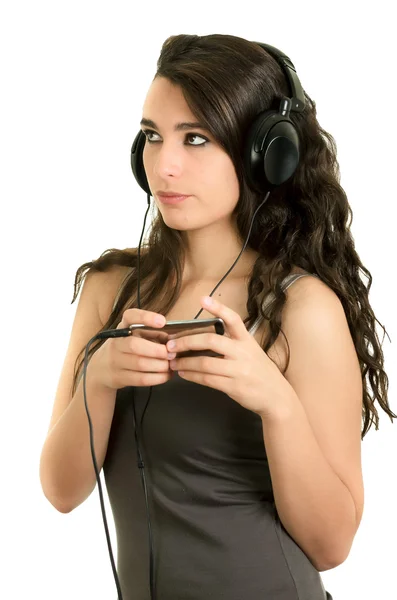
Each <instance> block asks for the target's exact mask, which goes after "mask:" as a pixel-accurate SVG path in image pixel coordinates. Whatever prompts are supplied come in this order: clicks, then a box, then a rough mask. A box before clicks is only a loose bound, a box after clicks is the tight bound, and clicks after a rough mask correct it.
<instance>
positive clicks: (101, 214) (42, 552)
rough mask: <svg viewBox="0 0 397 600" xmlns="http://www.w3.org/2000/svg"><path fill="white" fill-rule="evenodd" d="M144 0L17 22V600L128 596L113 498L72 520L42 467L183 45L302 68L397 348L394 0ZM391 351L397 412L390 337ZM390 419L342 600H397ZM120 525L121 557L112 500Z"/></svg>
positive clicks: (63, 6) (5, 73) (0, 44)
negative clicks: (63, 388) (80, 320)
mask: <svg viewBox="0 0 397 600" xmlns="http://www.w3.org/2000/svg"><path fill="white" fill-rule="evenodd" d="M133 4H135V3H133V2H132V1H130V2H123V1H117V0H113V2H103V1H101V0H96V1H95V2H94V1H92V0H89V1H87V0H79V1H78V2H77V1H76V0H69V1H68V2H54V1H51V2H50V1H47V2H45V1H43V0H36V1H35V2H27V1H25V2H21V1H18V0H14V1H13V2H11V1H9V2H8V3H6V2H5V3H3V4H2V8H1V13H0V52H1V58H2V60H1V88H2V91H1V98H0V102H1V110H0V119H1V129H0V132H1V133H0V138H1V139H0V144H1V147H0V152H1V156H0V159H1V160H0V164H1V177H0V186H1V190H0V192H1V213H2V218H1V232H2V236H1V258H2V293H1V303H2V316H3V324H2V325H3V326H2V336H1V340H2V348H3V351H2V362H1V365H2V378H1V382H2V398H1V400H2V404H1V406H2V419H1V431H2V433H1V436H0V443H1V449H0V450H1V462H2V486H1V494H0V498H1V513H0V514H1V540H2V553H3V559H2V576H1V578H0V597H2V598H5V597H7V598H11V597H12V598H14V599H18V600H19V599H26V598H40V600H55V599H56V600H66V599H67V600H70V598H73V599H74V600H83V599H84V600H86V599H91V598H95V599H106V600H108V599H111V598H116V586H115V583H114V579H113V574H112V571H111V565H110V559H109V555H108V550H107V545H106V539H105V532H104V527H103V522H102V516H101V511H100V504H99V495H98V488H96V489H95V491H94V492H93V494H92V495H91V496H90V497H89V498H88V500H87V501H86V502H85V503H84V504H83V505H81V506H80V507H78V508H77V509H76V510H75V511H73V512H72V513H69V514H61V513H58V512H57V511H56V510H55V509H54V508H53V507H52V506H51V505H50V504H49V503H48V501H47V500H46V499H45V497H44V495H43V493H42V490H41V486H40V481H39V471H38V468H39V458H40V452H41V448H42V445H43V443H44V439H45V435H46V432H47V427H48V424H49V419H50V414H51V410H52V403H53V399H54V394H55V390H56V386H57V383H58V377H59V374H60V370H61V366H62V363H63V359H64V354H65V352H66V348H67V344H68V340H69V334H70V328H71V325H72V321H73V318H74V313H75V309H76V306H77V301H76V302H75V303H74V304H73V305H71V304H70V303H71V299H72V296H73V283H74V275H75V272H76V270H77V268H78V267H79V266H80V265H81V264H82V263H84V262H86V261H89V260H92V259H94V258H97V257H98V256H99V255H100V254H101V253H102V252H103V251H104V250H105V249H107V248H113V247H117V248H126V247H132V246H138V243H139V236H140V233H141V228H142V224H143V217H144V212H145V209H146V195H145V194H144V193H143V192H142V190H140V188H139V187H138V185H137V183H136V182H135V180H134V178H133V176H132V173H131V171H130V166H129V152H130V146H131V143H132V140H133V138H134V137H135V135H136V133H137V131H138V128H139V120H140V118H141V110H142V104H143V101H144V98H145V95H146V92H147V89H148V87H149V85H150V82H151V79H152V77H153V75H154V73H155V69H156V60H157V57H158V55H159V52H160V48H161V44H162V43H163V41H164V40H165V38H167V37H168V36H169V35H171V34H177V33H195V34H200V35H205V34H209V33H229V34H233V35H239V36H242V37H246V38H248V39H251V40H258V41H262V42H266V43H268V44H271V45H273V46H276V47H277V48H279V49H281V50H282V51H283V52H285V53H286V54H287V55H288V56H290V58H291V60H292V61H293V63H294V64H295V67H296V68H297V72H298V75H299V77H300V79H301V82H302V85H303V87H304V88H305V90H306V91H307V92H308V94H309V95H310V96H311V97H312V98H313V99H314V100H315V101H316V103H317V109H318V118H319V121H320V124H321V125H322V126H323V127H324V128H325V129H326V130H327V131H329V132H330V133H331V134H332V135H333V136H334V137H335V140H336V142H337V146H338V160H339V163H340V166H341V174H342V177H341V183H342V185H343V187H344V189H345V190H346V193H347V195H348V198H349V201H350V204H351V207H352V209H353V215H354V219H353V225H352V230H353V235H354V237H355V242H356V249H357V251H358V253H359V255H360V258H361V260H362V262H363V263H364V265H365V266H366V267H367V268H368V269H369V270H370V272H371V273H372V275H373V286H372V289H371V293H370V301H371V304H372V307H373V309H374V311H375V315H376V316H377V318H378V319H379V321H380V322H381V323H382V324H383V325H385V326H386V329H387V331H388V333H389V335H390V337H391V340H392V342H393V341H394V339H395V335H396V317H395V308H394V307H395V299H394V298H395V297H394V295H393V293H392V290H393V289H395V282H394V278H395V269H394V267H395V258H396V251H395V228H394V221H393V216H394V214H395V202H396V192H395V177H394V175H395V159H396V146H395V139H396V134H397V131H396V119H395V116H394V113H395V87H394V91H393V86H395V79H394V70H395V64H396V45H395V41H393V40H395V36H394V32H393V30H392V23H393V19H392V16H391V9H392V2H390V1H378V2H376V3H373V4H372V3H369V2H363V3H361V4H360V5H359V6H357V5H356V2H348V1H345V2H340V3H337V2H336V3H335V2H333V3H332V4H331V5H330V4H328V3H321V5H320V3H314V2H313V3H309V2H304V1H303V2H299V3H295V2H294V3H293V2H285V1H284V2H282V3H281V4H280V3H275V2H272V3H271V4H270V3H266V2H257V3H254V2H250V1H246V2H244V3H243V7H241V6H239V5H238V3H236V4H235V6H234V8H233V7H232V6H231V5H230V4H229V3H228V2H225V3H224V4H223V5H222V3H216V2H214V1H211V2H205V1H200V2H198V3H191V2H181V3H177V2H172V1H171V2H170V1H168V2H166V3H163V2H162V3H159V5H158V6H156V5H155V4H153V3H149V2H147V3H139V6H138V7H137V8H133ZM392 257H393V258H394V260H392ZM392 307H393V308H392ZM378 332H379V335H380V336H381V337H382V331H381V329H380V328H379V329H378ZM383 350H384V353H385V359H386V371H387V372H388V374H389V377H390V389H389V394H390V397H389V401H390V404H391V407H392V409H393V410H394V412H396V409H397V401H396V376H395V370H393V366H395V364H396V352H395V349H394V346H393V345H391V344H390V342H389V341H388V339H387V337H386V338H385V341H384V344H383ZM379 412H380V417H381V421H380V430H379V431H378V432H375V430H374V428H372V429H371V431H370V433H369V434H367V436H366V438H365V439H364V442H363V446H362V449H363V473H364V481H365V509H364V516H363V520H362V523H361V526H360V528H359V531H358V533H357V535H356V538H355V541H354V545H353V548H352V550H351V553H350V556H349V557H348V559H347V561H346V562H345V563H344V564H342V565H341V566H339V567H338V568H336V569H334V570H332V571H327V572H325V573H322V577H323V581H324V584H325V587H326V589H327V590H328V591H330V592H331V593H332V595H333V598H334V600H351V599H352V598H360V599H368V600H369V599H373V598H376V599H377V600H386V599H389V598H392V597H397V591H396V587H397V582H396V577H395V568H396V556H397V542H396V540H397V521H396V516H395V515H396V506H397V492H396V477H397V476H396V467H395V461H396V456H397V441H396V440H397V436H396V433H397V426H396V424H394V426H393V425H392V424H391V423H390V420H389V418H388V417H387V416H386V414H385V413H384V412H383V411H382V410H381V409H380V408H379ZM131 510H133V506H132V507H131ZM106 513H107V517H108V523H109V527H110V530H111V535H112V545H113V552H114V555H115V556H116V543H115V536H114V529H113V520H112V515H111V510H110V507H109V504H108V502H107V496H106ZM159 600H161V598H160V599H159ZM242 600H243V599H242ZM258 600H259V599H258Z"/></svg>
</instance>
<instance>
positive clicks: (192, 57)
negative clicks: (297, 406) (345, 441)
mask: <svg viewBox="0 0 397 600" xmlns="http://www.w3.org/2000/svg"><path fill="white" fill-rule="evenodd" d="M287 54H288V53H287ZM291 58H292V61H293V57H291ZM156 77H165V78H167V79H168V80H169V81H171V82H172V83H174V84H176V85H178V86H180V88H181V90H182V92H183V94H184V97H185V99H186V102H187V104H188V106H189V108H190V109H191V111H192V113H193V114H194V115H195V116H196V117H197V119H198V120H199V121H200V122H202V123H204V126H205V127H206V128H207V129H208V130H209V131H210V132H211V133H212V135H213V137H214V138H215V139H216V141H217V142H218V143H219V144H220V145H221V147H222V148H223V149H224V150H225V152H226V153H227V154H228V155H229V156H230V158H231V160H232V161H233V164H234V166H235V169H236V173H237V177H238V180H239V183H240V197H239V201H238V203H237V205H236V208H235V211H234V213H233V214H234V215H235V217H236V223H237V228H238V232H239V235H240V237H241V239H242V240H243V241H244V240H245V239H246V238H247V235H248V231H249V227H250V224H251V220H252V216H253V213H254V212H255V210H256V208H257V207H258V205H259V203H260V202H261V201H262V200H263V194H262V195H261V194H259V193H257V192H254V191H252V189H250V188H249V187H248V185H247V182H246V178H245V175H244V168H243V159H242V147H243V142H244V135H245V133H246V132H247V129H248V127H249V125H250V123H251V122H252V121H253V120H254V117H255V116H256V115H257V114H258V113H259V112H260V111H263V110H266V109H270V108H274V109H278V107H279V104H280V99H281V97H282V96H289V95H290V90H289V88H288V85H287V81H286V78H285V75H284V73H283V71H282V70H281V68H280V66H279V65H278V63H277V62H276V60H275V59H274V58H272V57H271V56H270V55H269V54H268V53H267V52H266V51H265V50H263V49H262V48H261V47H260V46H259V45H258V44H255V43H253V42H250V41H247V40H245V39H243V38H240V37H236V36H232V35H220V34H214V35H206V36H198V35H175V36H171V37H169V38H168V39H167V40H166V41H165V42H164V44H163V46H162V49H161V54H160V57H159V59H158V62H157V72H156V74H155V77H154V78H156ZM305 101H306V107H305V110H304V111H303V112H302V113H299V114H297V113H291V119H292V121H293V122H294V124H295V126H296V128H297V130H298V132H299V134H300V141H301V148H300V154H301V155H300V163H299V165H298V168H297V170H296V172H295V174H294V175H293V176H292V178H291V179H290V180H289V181H287V182H286V183H285V184H283V185H282V186H280V187H279V188H277V189H275V190H274V191H272V193H271V194H270V196H269V198H268V200H267V202H266V203H265V205H264V207H263V208H262V209H261V210H260V211H259V212H258V214H257V216H256V218H255V220H254V223H253V226H252V231H251V235H250V238H249V242H248V246H249V247H250V248H252V249H253V250H255V251H256V252H258V253H259V255H260V256H259V257H258V259H257V260H256V263H255V265H254V268H253V272H252V276H251V279H250V281H249V286H248V302H247V313H248V317H247V319H245V321H244V323H245V324H246V325H247V326H251V325H252V324H253V323H254V321H255V320H256V318H257V317H258V316H259V314H260V315H261V316H262V317H263V318H264V319H266V320H268V321H269V332H268V335H267V336H266V339H265V340H262V344H261V345H262V347H263V349H264V351H265V352H267V351H268V350H269V348H270V347H271V346H272V344H273V343H274V342H275V340H276V339H277V337H278V335H279V333H280V331H281V332H282V330H281V314H282V310H283V306H284V304H285V301H286V294H285V292H283V291H282V288H281V283H282V281H283V279H284V278H285V277H286V276H287V275H288V274H289V273H290V272H291V270H292V268H293V266H294V265H296V266H298V267H301V268H303V269H304V270H305V271H307V272H309V273H312V274H316V275H317V276H318V277H319V278H320V279H321V280H322V281H323V282H324V283H325V284H326V285H328V286H329V287H330V288H331V289H332V290H333V291H334V292H335V294H337V296H338V297H339V299H340V301H341V303H342V305H343V308H344V311H345V314H346V318H347V321H348V324H349V329H350V333H351V336H352V339H353V342H354V345H355V348H356V352H357V356H358V359H359V362H360V366H361V373H362V379H363V409H362V418H363V429H362V433H361V437H362V439H363V438H364V436H365V434H366V432H367V431H368V430H369V428H370V427H371V425H372V423H374V422H375V428H376V430H378V428H379V416H378V412H377V409H376V407H375V405H374V403H375V401H376V400H377V401H378V403H379V405H380V406H381V408H382V409H383V410H384V411H385V412H386V413H387V414H388V415H389V417H390V420H391V421H392V422H393V418H397V415H395V414H394V413H393V412H392V411H391V410H390V407H389V404H388V400H387V392H388V386H389V381H388V377H387V374H386V372H385V371H384V368H383V367H384V356H383V352H382V348H381V344H380V342H379V338H378V335H377V332H376V323H375V322H377V323H379V321H378V320H377V319H376V317H375V315H374V312H373V310H372V308H371V305H370V303H369V291H370V288H371V285H372V276H371V274H370V272H369V271H368V269H366V268H365V267H364V265H363V264H362V262H361V260H360V257H359V255H358V253H357V252H356V250H355V246H354V241H353V237H352V233H351V231H350V227H351V222H352V211H351V208H350V206H349V202H348V200H347V197H346V194H345V192H344V190H343V188H342V187H341V185H340V183H339V181H340V172H339V165H338V162H337V158H336V144H335V141H334V138H333V137H332V136H331V135H330V134H329V133H327V132H326V131H325V130H324V129H322V128H321V127H320V125H319V123H318V121H317V118H316V104H315V102H314V101H313V100H311V98H310V97H309V96H308V95H307V94H306V92H305ZM349 218H350V222H349ZM137 256H138V251H137V249H134V248H133V249H125V250H118V249H114V248H113V249H109V250H106V251H105V252H103V253H102V254H101V256H100V257H99V258H98V259H96V260H93V261H91V262H87V263H84V264H83V265H81V266H80V267H79V268H78V270H77V272H76V278H75V291H74V296H73V300H72V304H73V302H74V301H75V299H76V297H77V295H78V293H79V289H80V286H81V284H82V281H83V279H84V276H85V274H86V272H87V271H88V270H90V271H107V270H109V269H111V268H112V267H113V266H114V265H123V266H125V267H129V268H130V269H129V271H127V276H126V278H125V279H124V281H123V283H122V284H121V286H120V289H119V293H118V299H117V302H116V304H115V306H114V309H113V311H112V312H111V314H110V316H109V319H108V321H107V322H106V323H105V324H104V326H103V329H102V330H105V329H112V328H115V327H117V325H118V323H119V322H120V321H121V319H122V314H123V312H124V311H125V310H126V309H127V308H134V307H136V306H137ZM183 264H184V244H183V242H182V237H181V232H180V231H178V230H174V229H171V228H169V227H168V226H167V225H166V224H165V223H164V221H163V218H162V216H161V213H160V212H159V211H157V207H156V211H155V213H154V216H153V220H152V223H151V227H150V234H149V236H148V239H147V241H144V242H143V244H142V246H141V261H140V280H141V292H140V295H141V307H142V308H144V309H145V310H151V311H154V312H158V313H161V314H163V315H166V314H167V313H168V312H169V311H170V310H171V308H172V306H173V305H174V304H175V302H176V300H177V298H178V295H179V292H180V288H181V277H182V273H183ZM363 274H364V275H365V276H366V278H367V282H366V283H365V282H364V281H363V279H362V277H361V275H363ZM269 292H273V294H274V295H275V299H274V301H273V302H272V303H271V304H270V305H269V306H268V307H266V308H265V309H264V308H263V307H262V302H263V300H264V297H265V296H266V295H267V294H268V293H269ZM379 324H380V323H379ZM380 325H381V324H380ZM381 327H382V328H383V331H384V332H385V333H386V330H385V328H384V327H383V325H381ZM102 330H101V331H102ZM282 333H283V332H282ZM283 335H284V334H283ZM284 337H285V336H284ZM383 339H384V336H383ZM389 339H390V338H389ZM103 343H104V340H98V341H96V342H95V343H93V344H92V346H91V348H90V351H89V357H91V356H92V354H93V353H94V352H95V351H96V350H97V349H98V348H99V347H100V346H101V345H102V344H103ZM382 343H383V340H382ZM287 345H288V341H287ZM288 351H289V346H288ZM83 353H84V348H83V349H82V351H81V353H80V355H79V356H78V357H77V360H76V365H75V374H74V380H73V392H72V393H73V394H74V392H75V389H76V387H77V380H78V377H79V374H80V372H82V367H83ZM79 360H80V364H79V368H78V369H76V366H77V363H78V361H79ZM288 362H289V353H288ZM287 367H288V363H287V366H286V368H287ZM283 373H285V371H283ZM366 379H367V380H368V383H369V385H370V387H371V390H372V394H371V392H370V390H369V386H367V385H366Z"/></svg>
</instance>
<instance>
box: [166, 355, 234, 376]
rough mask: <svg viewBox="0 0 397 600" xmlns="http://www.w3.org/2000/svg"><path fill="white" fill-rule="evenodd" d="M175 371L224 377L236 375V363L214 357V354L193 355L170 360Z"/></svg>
mask: <svg viewBox="0 0 397 600" xmlns="http://www.w3.org/2000/svg"><path fill="white" fill-rule="evenodd" d="M170 367H171V369H172V370H173V371H189V372H191V371H194V372H199V373H207V374H212V375H221V376H222V377H235V375H236V364H235V363H234V362H232V361H230V360H224V359H222V358H213V357H212V356H194V357H193V356H192V357H186V358H175V359H174V360H171V361H170Z"/></svg>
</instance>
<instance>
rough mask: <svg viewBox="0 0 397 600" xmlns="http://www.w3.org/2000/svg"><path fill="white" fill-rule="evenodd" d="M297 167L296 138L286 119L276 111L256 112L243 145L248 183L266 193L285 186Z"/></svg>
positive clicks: (293, 129) (297, 144) (291, 124)
mask: <svg viewBox="0 0 397 600" xmlns="http://www.w3.org/2000/svg"><path fill="white" fill-rule="evenodd" d="M298 164H299V136H298V133H297V131H296V129H295V125H294V124H293V123H292V121H291V120H290V119H288V117H285V116H282V115H280V113H278V112H276V111H265V112H262V113H260V114H259V115H258V116H257V117H256V119H255V120H254V121H253V123H252V125H251V127H250V128H249V130H248V134H247V136H246V142H245V144H244V165H245V172H246V176H247V179H248V183H249V185H250V186H251V187H253V188H254V189H256V190H257V191H259V192H263V193H265V192H267V191H269V190H271V189H273V188H275V187H277V186H280V185H281V184H283V183H285V182H286V181H288V179H290V177H292V175H293V174H294V173H295V171H296V168H297V166H298Z"/></svg>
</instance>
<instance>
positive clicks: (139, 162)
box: [131, 131, 152, 196]
mask: <svg viewBox="0 0 397 600" xmlns="http://www.w3.org/2000/svg"><path fill="white" fill-rule="evenodd" d="M145 142H146V137H145V134H144V133H143V131H139V133H138V135H137V136H136V137H135V140H134V142H133V144H132V147H131V169H132V172H133V174H134V177H135V179H136V180H137V182H138V184H139V185H140V187H141V188H142V189H143V190H144V191H145V192H146V193H147V194H149V195H150V196H151V195H152V192H151V191H150V188H149V183H148V180H147V178H146V172H145V168H144V166H143V149H144V147H145Z"/></svg>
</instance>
